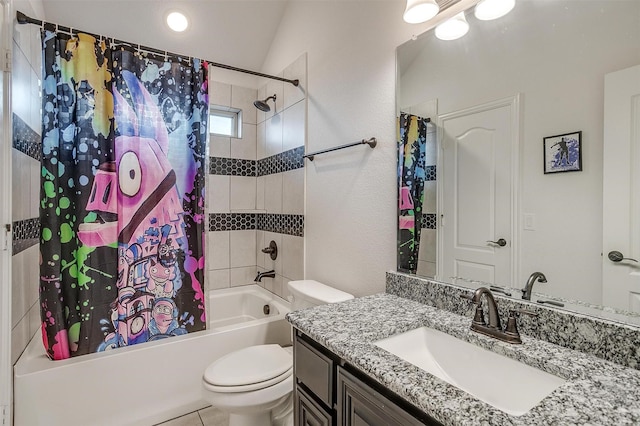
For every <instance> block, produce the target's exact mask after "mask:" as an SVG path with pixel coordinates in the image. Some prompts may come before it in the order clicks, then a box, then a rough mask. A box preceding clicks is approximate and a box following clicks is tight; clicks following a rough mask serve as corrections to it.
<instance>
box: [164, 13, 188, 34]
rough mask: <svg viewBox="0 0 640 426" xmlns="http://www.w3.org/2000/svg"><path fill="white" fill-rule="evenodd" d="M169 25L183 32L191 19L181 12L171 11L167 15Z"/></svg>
mask: <svg viewBox="0 0 640 426" xmlns="http://www.w3.org/2000/svg"><path fill="white" fill-rule="evenodd" d="M167 25H168V26H169V28H171V29H172V30H173V31H175V32H177V33H181V32H183V31H184V30H186V29H187V27H188V26H189V20H188V19H187V17H186V16H185V15H184V13H181V12H171V13H169V14H168V15H167Z"/></svg>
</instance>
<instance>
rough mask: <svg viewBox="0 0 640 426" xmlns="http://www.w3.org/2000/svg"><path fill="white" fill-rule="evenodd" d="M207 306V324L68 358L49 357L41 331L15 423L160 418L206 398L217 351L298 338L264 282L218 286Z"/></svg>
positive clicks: (22, 365)
mask: <svg viewBox="0 0 640 426" xmlns="http://www.w3.org/2000/svg"><path fill="white" fill-rule="evenodd" d="M265 305H268V306H269V308H268V311H269V313H268V314H265V313H264V306H265ZM207 310H208V311H209V312H211V314H210V315H209V327H210V328H209V329H208V330H206V331H201V332H198V333H192V334H188V335H183V336H178V337H174V338H171V339H166V340H162V341H157V342H150V343H144V344H141V345H137V346H131V347H127V348H121V349H117V350H114V351H110V352H102V353H94V354H90V355H84V356H80V357H77V358H72V359H67V360H63V361H50V360H49V359H48V358H47V357H46V356H45V353H44V348H43V346H42V340H41V337H40V334H39V333H37V334H36V335H35V336H34V337H33V339H31V342H30V343H29V345H28V346H27V348H26V349H25V351H24V353H23V354H22V356H21V357H20V359H19V360H18V362H17V363H16V365H15V367H14V425H15V426H35V425H47V426H53V425H61V426H71V425H82V426H87V425H153V424H156V423H160V422H162V421H165V420H168V419H170V418H173V417H177V416H180V415H183V414H186V413H189V412H191V411H195V410H198V409H201V408H203V407H205V406H206V405H207V404H206V403H205V402H204V401H202V399H201V395H202V393H201V392H202V391H201V388H202V384H201V379H202V373H203V372H204V370H205V368H206V367H207V365H209V364H210V363H211V362H213V361H214V360H216V359H217V358H219V357H221V356H223V355H225V354H227V353H229V352H231V351H235V350H237V349H241V348H244V347H247V346H251V345H258V344H265V343H277V344H280V345H283V346H284V345H290V344H291V329H290V326H289V324H288V323H287V322H286V320H285V319H284V315H285V314H286V313H287V312H288V311H289V310H290V304H289V303H288V302H287V301H285V300H284V299H281V298H280V297H278V296H276V295H274V294H272V293H270V292H268V291H267V290H265V289H263V288H261V287H260V286H257V285H248V286H243V287H235V288H230V289H224V290H214V291H212V292H210V293H209V305H208V308H207Z"/></svg>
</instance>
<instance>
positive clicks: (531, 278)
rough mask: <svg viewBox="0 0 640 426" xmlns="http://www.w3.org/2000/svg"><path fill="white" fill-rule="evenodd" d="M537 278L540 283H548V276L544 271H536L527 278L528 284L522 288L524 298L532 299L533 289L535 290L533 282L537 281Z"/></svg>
mask: <svg viewBox="0 0 640 426" xmlns="http://www.w3.org/2000/svg"><path fill="white" fill-rule="evenodd" d="M536 280H537V281H538V282H539V283H546V282H547V277H545V276H544V274H543V273H542V272H534V273H533V274H531V275H530V276H529V279H528V280H527V285H526V286H525V287H524V288H523V289H522V290H521V291H522V298H523V299H524V300H531V291H532V290H533V283H535V282H536Z"/></svg>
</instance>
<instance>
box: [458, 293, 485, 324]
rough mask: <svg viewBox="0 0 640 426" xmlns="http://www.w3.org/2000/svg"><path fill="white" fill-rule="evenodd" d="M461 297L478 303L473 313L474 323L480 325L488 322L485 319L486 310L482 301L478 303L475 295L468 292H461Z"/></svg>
mask: <svg viewBox="0 0 640 426" xmlns="http://www.w3.org/2000/svg"><path fill="white" fill-rule="evenodd" d="M460 298H461V299H467V300H469V301H470V302H472V303H473V304H474V305H476V309H475V313H474V315H473V323H474V324H478V325H487V323H486V322H485V321H484V311H483V310H482V305H481V304H480V303H476V302H475V300H474V299H473V296H470V295H468V294H461V295H460Z"/></svg>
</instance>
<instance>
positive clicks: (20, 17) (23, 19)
mask: <svg viewBox="0 0 640 426" xmlns="http://www.w3.org/2000/svg"><path fill="white" fill-rule="evenodd" d="M16 19H17V21H18V23H19V24H34V25H39V26H44V25H52V26H55V27H56V29H59V30H61V31H64V32H68V33H70V34H77V33H79V32H81V33H85V34H89V35H91V36H95V37H98V38H107V39H111V40H113V42H114V43H119V44H127V45H130V46H135V47H137V48H138V50H143V51H145V52H149V53H152V54H155V55H164V56H167V55H173V56H178V57H180V56H184V55H178V54H175V53H172V52H167V51H166V50H159V49H154V48H153V47H147V46H142V45H140V44H132V43H129V42H126V41H122V40H117V39H115V38H112V37H103V36H100V35H97V34H92V33H90V32H87V31H81V30H76V29H74V28H69V27H64V26H62V25H58V24H53V23H50V22H44V21H41V20H39V19H35V18H31V17H29V16H27V15H25V14H24V13H22V12H20V11H17V12H16ZM189 59H191V57H189ZM207 63H208V64H209V65H211V66H213V67H216V68H224V69H227V70H230V71H237V72H241V73H245V74H251V75H255V76H257V77H264V78H270V79H272V80H278V81H284V82H285V83H291V84H293V85H294V86H296V87H298V85H299V84H300V81H299V80H298V79H295V80H289V79H286V78H282V77H278V76H275V75H269V74H264V73H261V72H257V71H251V70H246V69H243V68H238V67H234V66H232V65H226V64H221V63H218V62H213V61H207Z"/></svg>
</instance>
